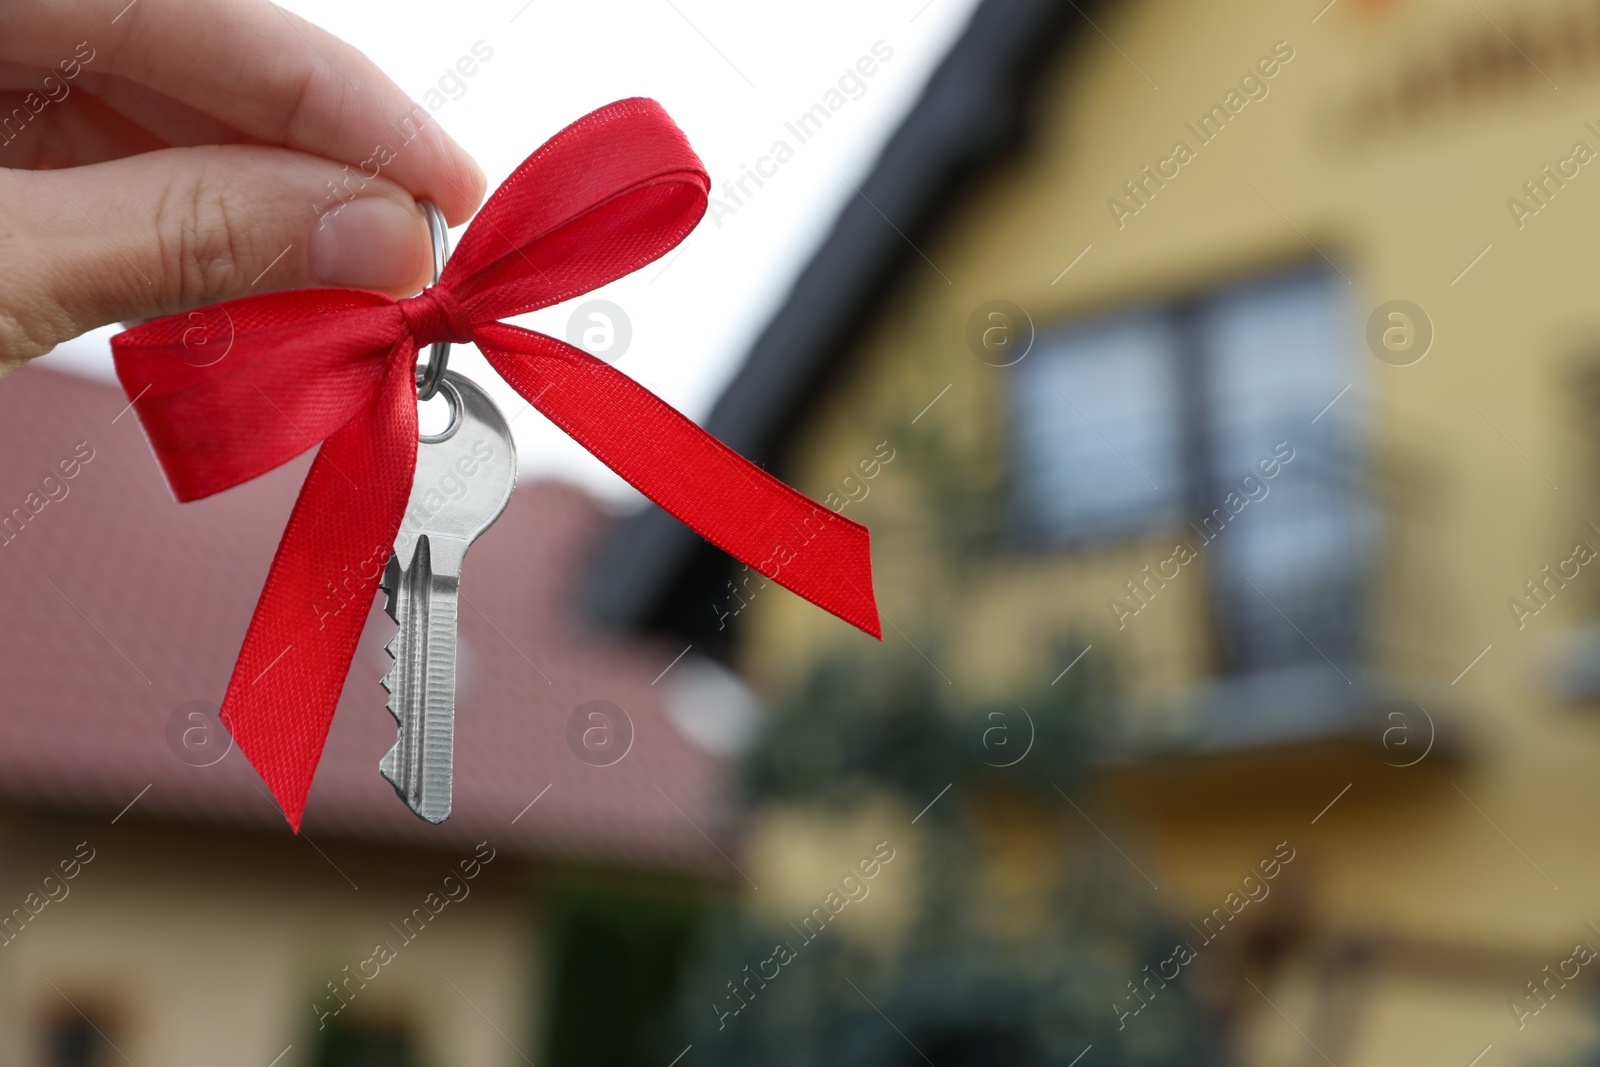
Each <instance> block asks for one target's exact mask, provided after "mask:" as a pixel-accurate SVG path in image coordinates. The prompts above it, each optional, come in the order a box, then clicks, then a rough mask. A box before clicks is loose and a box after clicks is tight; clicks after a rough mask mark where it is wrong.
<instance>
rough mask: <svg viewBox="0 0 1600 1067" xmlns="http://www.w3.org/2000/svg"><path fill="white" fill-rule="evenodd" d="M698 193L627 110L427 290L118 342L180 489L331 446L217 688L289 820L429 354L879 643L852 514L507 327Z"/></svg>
mask: <svg viewBox="0 0 1600 1067" xmlns="http://www.w3.org/2000/svg"><path fill="white" fill-rule="evenodd" d="M710 188H711V180H710V178H709V177H708V176H707V175H706V172H705V168H704V167H703V166H702V165H701V163H700V160H699V159H698V158H697V157H696V156H695V154H694V152H693V150H692V149H691V148H690V147H689V143H688V141H687V140H686V139H685V138H684V136H683V133H682V131H680V130H679V129H678V128H677V126H675V125H674V124H673V122H672V120H671V119H670V118H668V117H667V114H666V112H665V111H663V110H662V109H661V106H660V105H659V104H657V103H656V102H655V101H653V100H620V101H618V102H617V103H614V104H610V105H607V106H606V107H603V108H601V109H600V110H598V111H595V112H592V113H591V114H589V115H586V116H584V117H583V118H581V119H579V120H578V121H577V122H574V123H573V124H572V125H571V126H568V127H567V128H566V129H564V130H562V131H561V132H560V133H558V134H556V135H555V136H554V137H552V138H551V139H550V140H549V141H547V142H546V143H545V144H544V145H543V146H542V147H541V148H540V149H539V150H538V151H536V152H535V153H534V154H533V155H531V156H529V157H528V159H527V160H525V161H524V162H523V163H522V165H521V166H519V167H518V168H517V169H516V170H515V171H513V172H512V174H511V177H509V178H507V179H506V181H505V183H504V184H503V185H501V186H500V188H499V189H498V190H496V191H495V193H494V195H493V196H491V197H490V198H489V201H488V202H487V203H486V204H485V205H484V207H483V209H482V210H481V211H480V212H479V213H478V217H477V218H476V219H474V220H473V222H472V224H471V225H470V226H468V227H467V231H466V233H465V234H463V235H462V239H461V243H460V246H459V247H458V248H457V249H456V252H455V255H453V256H451V257H450V261H449V263H448V264H446V266H445V269H444V273H443V275H442V276H441V280H440V284H438V285H435V286H433V287H432V288H429V289H425V290H423V291H422V293H421V294H420V295H418V296H414V297H410V298H408V299H405V300H398V301H395V300H391V299H390V298H388V297H387V296H384V295H382V294H381V293H366V292H358V291H352V290H339V289H311V290H302V291H298V292H288V293H269V294H264V295H261V296H254V297H247V298H245V299H243V300H235V301H230V302H228V303H224V304H218V305H216V306H215V307H211V308H207V309H204V310H203V311H196V312H189V313H187V314H185V315H174V316H169V317H168V318H165V319H157V320H155V321H154V322H149V323H146V324H144V325H142V326H138V327H135V328H134V329H132V330H129V331H127V332H125V333H121V334H118V335H117V336H116V337H113V338H112V339H111V349H112V352H113V354H114V356H115V359H116V366H117V378H118V380H120V381H121V383H122V388H123V390H124V392H126V393H127V395H128V396H129V398H130V402H131V404H132V406H133V409H134V410H135V411H136V412H137V413H138V416H139V421H140V423H141V424H142V425H143V427H144V430H145V434H146V436H147V437H148V438H149V439H150V444H151V447H152V448H153V449H154V450H155V453H156V458H157V459H158V460H159V461H160V463H161V469H162V471H163V473H165V474H166V477H167V484H168V485H170V486H171V487H172V490H173V493H174V495H176V496H177V497H178V499H180V500H195V499H199V498H201V497H204V496H209V495H210V494H212V493H216V492H220V491H222V490H223V489H227V488H229V487H230V486H234V485H238V484H239V483H240V482H243V481H247V480H249V479H251V478H254V477H257V476H258V475H261V474H263V473H265V472H266V471H269V470H271V469H272V468H273V467H276V466H278V465H279V464H281V463H284V462H285V461H287V460H288V459H290V458H291V457H293V456H296V455H299V454H300V453H301V452H303V451H305V450H306V448H308V447H310V446H311V445H313V444H316V443H318V442H320V443H321V448H320V450H319V451H318V453H317V459H316V462H315V463H313V464H312V468H311V473H310V474H309V475H308V476H307V478H306V482H305V485H304V486H303V487H302V489H301V493H300V498H299V500H298V501H297V502H296V503H295V507H294V511H293V512H292V513H291V514H290V516H289V523H288V526H287V527H286V528H285V529H284V533H283V539H282V541H280V542H279V545H278V552H277V555H276V557H275V558H274V559H273V562H272V568H271V570H270V571H269V572H268V574H267V581H266V585H265V586H264V587H263V588H262V591H261V599H260V600H259V602H258V603H257V604H256V611H255V615H254V616H253V617H252V619H251V621H250V628H249V630H248V632H247V633H246V634H245V639H244V645H243V647H242V648H241V649H240V652H239V659H238V662H237V663H236V664H235V666H234V671H233V678H232V680H231V681H230V682H229V683H228V692H227V695H226V697H225V698H224V701H223V718H224V721H225V722H226V723H227V725H228V729H229V731H230V732H231V733H232V734H233V737H234V740H236V741H237V742H238V743H239V748H240V749H241V750H242V751H243V752H244V754H245V755H246V756H247V757H249V759H250V762H251V764H252V765H253V766H254V767H255V768H256V770H257V771H258V772H259V773H260V774H261V777H262V779H263V781H265V782H266V784H267V786H268V788H270V789H271V790H272V793H273V795H274V796H275V797H276V798H277V799H278V803H279V804H280V805H281V806H282V808H283V813H284V815H285V816H286V817H287V818H288V820H289V824H290V825H291V826H293V827H294V828H295V829H296V830H298V829H299V828H300V818H301V815H302V813H303V812H304V809H305V804H306V797H307V795H308V794H309V793H310V790H311V782H312V778H313V776H314V774H315V772H316V769H317V763H318V762H319V761H320V760H321V758H322V746H323V741H324V740H325V738H326V736H327V732H328V726H329V724H330V723H331V722H332V720H333V712H334V708H335V706H336V705H337V704H338V701H339V693H340V691H341V689H342V688H343V687H344V682H345V678H346V676H347V675H348V674H349V672H350V661H351V657H352V656H354V654H355V646H356V641H357V639H358V638H359V637H360V634H361V627H362V625H363V623H364V621H365V617H366V612H365V611H363V610H356V609H349V608H347V607H346V597H345V596H344V594H345V593H350V594H353V595H354V597H355V600H356V601H359V602H360V605H359V606H364V605H365V604H367V603H370V602H371V599H372V597H373V596H374V595H375V594H376V592H377V585H378V577H379V568H377V567H368V566H366V563H367V562H368V561H371V560H373V559H381V558H383V556H384V555H386V554H387V553H388V551H389V547H390V546H391V545H393V544H394V538H395V534H396V532H397V531H398V529H399V527H400V522H401V519H402V517H403V515H404V513H405V508H406V502H407V499H408V498H409V496H410V492H411V483H412V481H413V479H414V477H415V469H416V449H417V410H416V397H417V391H416V387H415V379H414V374H413V366H412V364H413V359H414V357H415V356H416V353H417V352H418V351H419V350H421V349H423V348H426V347H427V346H429V345H432V344H435V343H439V342H450V343H465V342H474V343H476V344H478V346H479V348H480V349H481V350H482V351H483V353H484V355H485V356H486V357H487V358H488V359H489V361H490V363H491V365H492V366H493V367H494V368H495V369H496V370H497V371H499V372H500V374H501V376H502V377H503V378H505V380H506V381H507V382H509V383H510V384H511V386H512V388H514V389H516V391H517V392H518V393H519V394H521V395H522V396H523V397H524V398H526V399H527V400H528V402H529V403H531V404H533V405H535V406H536V407H538V408H539V410H540V411H542V412H544V413H545V414H546V415H547V416H548V417H549V418H550V419H551V420H552V421H554V422H555V424H556V425H557V426H559V427H560V428H561V429H563V430H565V431H566V432H567V433H568V434H569V435H570V436H572V437H573V438H574V439H575V440H577V441H578V443H579V444H581V445H583V447H585V448H587V449H588V450H589V451H590V452H592V453H593V454H594V455H595V456H597V457H598V458H599V459H600V460H601V461H602V462H604V463H605V464H606V465H607V466H609V467H610V468H611V469H612V470H614V471H616V472H617V473H618V474H620V475H621V476H622V477H623V478H625V479H626V480H627V481H629V482H630V483H632V484H633V485H634V486H636V487H638V489H639V490H640V491H641V492H643V493H644V494H645V495H646V496H648V497H649V498H650V499H651V500H653V501H655V502H656V503H657V504H659V505H660V506H661V507H662V508H663V509H665V510H666V511H667V512H669V513H671V514H673V515H676V516H677V517H678V518H680V519H682V520H683V521H684V522H686V523H687V524H688V525H690V526H691V527H693V528H694V529H695V530H696V531H698V532H699V533H700V534H701V535H703V536H704V537H705V538H706V539H707V540H709V541H711V542H712V543H714V544H716V545H719V546H721V547H722V548H724V549H726V550H727V551H728V552H729V553H730V554H731V555H733V556H734V557H735V558H737V559H739V560H740V561H741V562H744V563H746V564H748V565H750V566H751V567H753V568H754V569H756V570H757V571H759V572H761V574H763V575H765V576H766V577H767V578H768V579H769V580H771V581H774V582H777V583H778V584H779V585H782V586H785V587H786V588H788V589H791V590H793V591H794V592H796V593H798V594H799V595H801V596H803V597H805V598H806V599H807V600H810V601H811V602H812V603H814V604H817V605H818V606H820V607H822V608H824V609H826V610H827V611H830V612H832V613H833V614H835V615H837V616H839V617H840V618H842V619H844V620H846V621H847V622H849V623H851V624H852V625H854V626H857V627H859V628H861V629H862V630H865V631H866V632H867V633H869V634H871V635H872V636H874V637H878V636H880V632H879V627H878V609H877V604H876V602H875V601H874V599H873V595H872V556H871V548H870V545H869V543H868V538H867V530H866V528H865V527H863V526H861V525H859V524H857V523H854V522H851V521H850V520H849V519H846V518H844V517H843V516H841V515H838V514H835V513H834V512H832V511H830V510H828V509H827V508H824V507H822V506H821V505H819V504H816V503H814V502H813V501H810V500H808V499H806V498H805V497H804V496H802V495H800V494H799V493H797V492H795V491H794V490H793V489H790V488H789V487H788V486H786V485H784V484H783V483H782V482H779V481H778V480H777V479H775V478H773V477H772V476H770V475H768V474H767V473H766V472H765V471H763V470H761V468H759V467H757V466H755V465H754V464H752V463H750V462H749V461H748V460H746V459H744V458H742V457H741V456H739V455H738V454H736V453H735V452H733V451H732V450H731V449H729V448H728V447H727V446H725V445H723V444H722V443H721V442H720V441H718V440H717V439H716V438H714V437H712V436H711V435H710V434H708V433H706V432H705V431H704V430H702V429H700V427H698V426H696V425H695V424H694V423H692V422H690V421H689V420H688V419H686V418H684V417H683V416H682V415H680V414H679V413H678V412H676V411H674V410H673V409H672V408H671V407H669V406H668V405H667V404H666V403H665V402H663V401H662V400H661V399H659V398H658V397H656V396H654V395H653V394H651V393H650V392H649V391H647V390H646V389H644V388H643V387H642V386H640V385H639V384H638V383H637V382H634V381H633V380H632V379H630V378H628V377H627V376H626V375H624V374H622V373H621V372H619V371H616V370H614V369H613V368H611V367H609V366H607V365H606V364H604V363H602V362H601V361H599V360H597V359H595V358H593V357H592V356H590V355H588V354H587V353H585V352H582V351H580V350H578V349H575V348H573V347H572V346H571V345H568V344H565V343H563V342H560V341H557V340H556V339H555V338H552V337H546V336H544V335H543V334H537V333H532V332H529V331H527V330H521V329H518V328H516V327H513V326H507V325H505V324H503V323H501V322H499V321H498V320H499V319H501V318H503V317H506V316H509V315H515V314H520V313H522V312H525V311H531V310H533V309H535V308H540V307H546V306H548V305H550V304H552V303H556V302H558V301H561V300H566V299H568V298H569V297H573V296H577V295H579V294H581V293H586V292H588V291H590V290H592V289H596V288H598V287H600V286H602V285H605V284H606V283H607V282H610V281H612V280H614V279H616V278H620V277H622V276H623V275H625V274H628V273H630V272H632V271H635V270H637V269H639V268H640V267H642V266H644V265H645V264H646V263H649V262H651V261H652V260H654V259H656V258H658V257H660V256H661V255H663V254H665V253H666V252H668V251H670V250H671V249H672V248H673V247H675V246H676V245H677V244H678V242H680V241H681V240H683V238H684V237H685V236H687V235H688V233H689V231H690V230H692V229H693V228H694V227H695V225H696V224H697V223H699V221H700V219H701V218H702V217H703V216H704V214H705V210H706V203H707V197H708V195H709V192H710ZM396 309H398V311H399V314H396V313H395V311H396ZM336 582H337V583H338V586H337V589H338V596H337V597H335V595H334V594H335V583H336ZM359 606H358V607H359ZM707 610H711V609H710V606H709V605H707ZM377 691H378V690H377V686H376V683H374V686H373V692H374V697H376V693H377Z"/></svg>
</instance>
